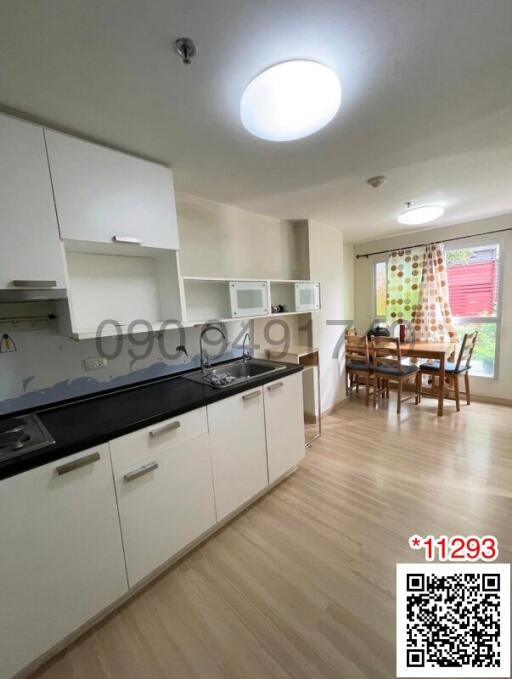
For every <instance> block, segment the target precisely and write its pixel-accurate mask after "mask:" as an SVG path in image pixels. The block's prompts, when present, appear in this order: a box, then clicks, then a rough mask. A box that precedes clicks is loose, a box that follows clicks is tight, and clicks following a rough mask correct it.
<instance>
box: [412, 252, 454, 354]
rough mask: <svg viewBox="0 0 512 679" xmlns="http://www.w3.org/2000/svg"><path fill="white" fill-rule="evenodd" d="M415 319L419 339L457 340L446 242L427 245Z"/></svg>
mask: <svg viewBox="0 0 512 679" xmlns="http://www.w3.org/2000/svg"><path fill="white" fill-rule="evenodd" d="M411 321H412V332H413V337H414V340H416V341H420V342H447V341H456V338H457V333H456V330H455V325H454V323H453V318H452V314H451V310H450V299H449V296H448V273H447V268H446V257H445V254H444V245H443V244H442V243H434V244H432V245H427V247H426V248H425V256H424V259H423V270H422V274H421V284H420V293H419V299H418V301H417V303H415V308H414V310H413V314H412V318H411Z"/></svg>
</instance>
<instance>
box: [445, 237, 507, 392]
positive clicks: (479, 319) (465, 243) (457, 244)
mask: <svg viewBox="0 0 512 679" xmlns="http://www.w3.org/2000/svg"><path fill="white" fill-rule="evenodd" d="M486 245H487V246H490V245H497V246H498V248H499V250H498V308H497V313H496V316H453V320H454V323H455V327H457V323H458V322H462V323H468V324H469V323H476V324H477V325H478V324H480V323H482V324H483V323H495V324H496V348H495V353H494V372H493V374H492V375H474V377H475V378H477V379H484V380H493V381H498V380H499V379H500V355H501V323H502V315H503V311H502V306H503V270H504V257H505V241H504V238H503V237H498V238H492V237H487V236H482V237H478V236H475V237H474V238H464V239H463V240H459V241H453V242H451V243H450V244H449V245H445V248H444V251H445V255H447V254H448V252H450V250H462V249H469V248H477V247H482V246H483V247H485V246H486Z"/></svg>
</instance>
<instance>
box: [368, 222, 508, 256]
mask: <svg viewBox="0 0 512 679" xmlns="http://www.w3.org/2000/svg"><path fill="white" fill-rule="evenodd" d="M504 231H512V227H509V228H508V229H497V230H496V231H482V233H472V234H471V235H470V236H457V238H445V239H444V240H438V241H430V243H417V244H416V245H406V246H405V247H396V248H390V249H389V250H379V251H378V252H366V253H365V254H364V255H356V259H361V257H366V258H368V257H372V256H373V255H384V254H386V253H387V252H396V251H397V250H410V249H411V248H421V247H426V246H427V245H431V244H432V243H450V242H451V241H454V240H464V239H465V238H476V237H477V236H489V235H490V234H492V233H503V232H504Z"/></svg>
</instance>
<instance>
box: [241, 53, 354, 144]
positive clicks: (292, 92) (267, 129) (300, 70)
mask: <svg viewBox="0 0 512 679" xmlns="http://www.w3.org/2000/svg"><path fill="white" fill-rule="evenodd" d="M340 103H341V85H340V81H339V79H338V76H337V75H336V73H334V71H333V70H331V69H330V68H328V67H327V66H324V65H323V64H319V63H317V62H316V61H307V60H294V61H284V62H282V63H280V64H276V65H275V66H271V67H270V68H268V69H267V70H266V71H263V73H260V74H259V75H258V76H256V78H254V80H252V81H251V82H250V83H249V84H248V85H247V87H246V88H245V90H244V93H243V94H242V100H241V102H240V115H241V118H242V123H243V124H244V126H245V127H246V128H247V130H249V132H250V133H251V134H254V135H255V136H256V137H260V138H261V139H268V140H269V141H292V140H294V139H301V138H302V137H308V136H309V135H310V134H314V133H315V132H318V130H321V129H322V127H325V126H326V125H327V123H329V122H330V121H331V120H332V119H333V118H334V116H335V115H336V113H337V112H338V109H339V107H340Z"/></svg>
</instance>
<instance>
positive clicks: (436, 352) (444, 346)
mask: <svg viewBox="0 0 512 679" xmlns="http://www.w3.org/2000/svg"><path fill="white" fill-rule="evenodd" d="M455 348H456V344H455V343H454V342H401V343H400V351H401V353H402V357H404V358H424V359H434V360H437V361H439V391H438V395H437V399H438V400H437V414H438V415H439V417H441V416H442V414H443V408H444V380H445V374H446V373H445V365H446V359H447V358H448V357H449V356H450V355H451V354H452V353H453V351H454V350H455Z"/></svg>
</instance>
